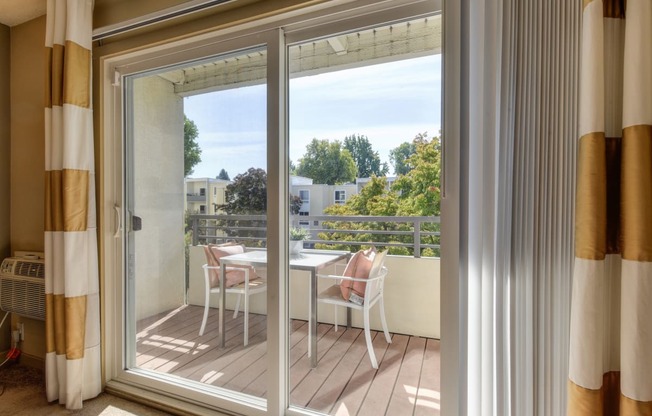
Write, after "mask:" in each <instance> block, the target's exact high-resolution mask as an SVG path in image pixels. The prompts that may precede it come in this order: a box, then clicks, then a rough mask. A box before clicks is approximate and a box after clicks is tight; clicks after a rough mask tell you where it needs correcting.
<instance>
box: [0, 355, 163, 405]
mask: <svg viewBox="0 0 652 416" xmlns="http://www.w3.org/2000/svg"><path fill="white" fill-rule="evenodd" d="M14 415H18V416H46V415H47V416H49V415H81V416H99V415H101V416H132V415H133V416H166V415H169V414H168V413H165V412H161V411H159V410H155V409H152V408H149V407H146V406H143V405H141V404H138V403H133V402H130V401H127V400H124V399H122V398H120V397H116V396H112V395H110V394H106V393H102V394H100V395H99V396H98V397H97V398H95V399H92V400H87V401H85V402H84V408H83V409H81V410H76V411H70V410H66V409H65V407H63V406H61V405H59V404H56V403H52V404H50V403H48V402H47V400H46V398H45V383H44V378H43V372H42V371H40V370H37V369H34V368H31V367H26V366H21V365H9V366H7V367H2V368H0V416H14Z"/></svg>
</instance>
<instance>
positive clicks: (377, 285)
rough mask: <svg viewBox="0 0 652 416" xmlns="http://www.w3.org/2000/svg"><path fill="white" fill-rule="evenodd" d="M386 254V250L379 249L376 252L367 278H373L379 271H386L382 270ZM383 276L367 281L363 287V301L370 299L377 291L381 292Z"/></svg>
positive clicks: (379, 273)
mask: <svg viewBox="0 0 652 416" xmlns="http://www.w3.org/2000/svg"><path fill="white" fill-rule="evenodd" d="M386 255H387V251H386V250H385V251H380V252H378V253H376V255H375V256H374V261H373V263H372V264H371V270H370V271H369V279H373V278H376V277H378V276H379V275H381V273H384V272H386V270H387V269H386V268H385V270H383V268H384V267H385V256H386ZM383 280H384V277H383V278H381V279H377V280H371V281H370V282H368V283H367V286H366V287H365V295H364V298H365V302H367V301H368V300H369V301H371V300H373V299H374V298H375V297H376V296H377V295H378V294H379V293H381V292H382V290H383V284H384V282H383Z"/></svg>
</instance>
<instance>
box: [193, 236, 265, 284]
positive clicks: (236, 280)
mask: <svg viewBox="0 0 652 416" xmlns="http://www.w3.org/2000/svg"><path fill="white" fill-rule="evenodd" d="M240 253H244V246H243V245H240V244H220V245H217V244H209V245H208V246H204V254H206V260H207V262H208V265H209V266H210V268H209V269H208V277H209V279H210V287H219V286H220V269H219V267H220V266H221V264H220V259H221V258H222V257H224V256H230V255H232V254H240ZM237 267H238V269H237V270H228V271H227V272H226V276H225V282H224V283H225V286H226V287H231V286H235V285H238V284H240V283H242V282H244V281H245V271H244V269H249V278H250V280H253V279H254V277H255V276H256V275H255V272H254V269H253V268H252V267H251V266H237Z"/></svg>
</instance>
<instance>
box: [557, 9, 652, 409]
mask: <svg viewBox="0 0 652 416" xmlns="http://www.w3.org/2000/svg"><path fill="white" fill-rule="evenodd" d="M625 6H626V8H625ZM583 7H584V9H583V22H582V23H583V27H582V50H581V55H582V58H581V76H580V80H581V81H580V108H579V111H580V123H579V130H580V131H579V135H580V139H579V153H578V170H577V198H576V202H577V205H576V238H575V270H574V276H573V296H572V311H571V332H570V333H571V339H570V359H569V388H568V412H567V413H568V415H572V416H576V415H592V416H595V415H652V316H651V315H652V2H650V1H649V0H627V2H625V1H624V0H620V1H612V0H605V1H604V2H603V1H599V0H593V1H587V0H584V2H583Z"/></svg>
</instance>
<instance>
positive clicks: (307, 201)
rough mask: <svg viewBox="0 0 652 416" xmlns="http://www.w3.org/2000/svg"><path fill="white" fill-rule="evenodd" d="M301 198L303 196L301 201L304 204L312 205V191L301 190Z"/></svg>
mask: <svg viewBox="0 0 652 416" xmlns="http://www.w3.org/2000/svg"><path fill="white" fill-rule="evenodd" d="M299 198H301V202H303V203H304V204H307V205H310V191H306V190H303V191H299Z"/></svg>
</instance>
